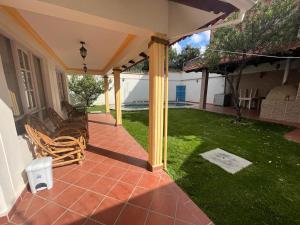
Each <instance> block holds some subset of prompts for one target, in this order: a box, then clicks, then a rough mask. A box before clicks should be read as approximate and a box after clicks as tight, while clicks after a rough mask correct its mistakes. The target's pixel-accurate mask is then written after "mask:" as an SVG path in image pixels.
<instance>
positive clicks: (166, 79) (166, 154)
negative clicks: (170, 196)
mask: <svg viewBox="0 0 300 225" xmlns="http://www.w3.org/2000/svg"><path fill="white" fill-rule="evenodd" d="M165 54H166V56H165V67H166V68H165V71H166V74H165V114H164V122H165V123H164V170H168V110H169V93H168V92H169V62H168V61H169V60H168V46H166V48H165Z"/></svg>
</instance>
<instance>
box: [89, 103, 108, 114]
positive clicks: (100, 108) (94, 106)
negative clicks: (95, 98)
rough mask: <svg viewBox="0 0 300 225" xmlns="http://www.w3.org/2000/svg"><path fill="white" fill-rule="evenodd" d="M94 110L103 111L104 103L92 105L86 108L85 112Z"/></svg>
mask: <svg viewBox="0 0 300 225" xmlns="http://www.w3.org/2000/svg"><path fill="white" fill-rule="evenodd" d="M95 111H97V112H98V111H101V112H105V105H93V106H90V107H88V108H87V112H89V113H90V112H95Z"/></svg>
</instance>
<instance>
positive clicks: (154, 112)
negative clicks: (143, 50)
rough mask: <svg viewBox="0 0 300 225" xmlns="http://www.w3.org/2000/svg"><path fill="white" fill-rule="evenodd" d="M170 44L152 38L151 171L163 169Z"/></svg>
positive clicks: (150, 73)
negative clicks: (168, 50) (165, 80)
mask: <svg viewBox="0 0 300 225" xmlns="http://www.w3.org/2000/svg"><path fill="white" fill-rule="evenodd" d="M168 44H169V42H168V41H167V40H164V39H161V38H158V37H152V38H151V42H150V43H149V137H148V146H149V147H148V148H149V149H148V153H149V159H148V165H149V169H150V170H151V171H156V170H160V169H162V168H163V160H162V159H163V132H164V129H163V128H164V105H163V104H164V78H165V77H164V74H165V70H166V68H165V62H166V61H165V59H166V49H167V48H166V46H168Z"/></svg>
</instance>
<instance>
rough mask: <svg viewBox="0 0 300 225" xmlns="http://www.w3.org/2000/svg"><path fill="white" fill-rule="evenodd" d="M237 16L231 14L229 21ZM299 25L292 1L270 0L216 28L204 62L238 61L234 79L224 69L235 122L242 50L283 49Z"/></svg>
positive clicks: (267, 51)
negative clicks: (240, 19) (239, 19)
mask: <svg viewBox="0 0 300 225" xmlns="http://www.w3.org/2000/svg"><path fill="white" fill-rule="evenodd" d="M236 16H237V15H236V14H235V15H233V16H231V17H230V18H229V20H230V19H235V18H236ZM299 25H300V17H299V7H298V5H297V3H296V2H295V1H294V0H273V1H271V3H269V4H264V3H262V2H259V3H257V4H256V6H254V7H253V8H252V9H251V10H249V11H248V12H247V14H246V16H245V18H244V21H243V22H242V23H240V24H238V25H236V26H233V27H223V28H219V29H217V30H216V31H215V32H214V33H213V39H212V40H211V42H210V44H209V45H208V48H207V50H206V52H205V54H204V64H205V65H206V66H207V67H208V68H210V69H211V70H214V69H215V68H216V67H217V66H218V65H219V63H220V61H221V60H228V61H231V62H234V61H237V62H240V63H239V66H238V68H237V69H236V71H237V76H236V79H235V81H233V79H230V76H228V71H226V68H225V71H223V72H224V74H225V78H226V81H227V82H228V84H229V86H230V89H231V94H232V97H233V103H234V107H235V109H236V113H237V121H240V120H241V109H240V105H239V91H238V90H239V84H240V81H241V76H242V73H243V70H244V69H245V67H246V66H247V65H246V57H247V56H246V54H245V53H261V54H277V53H279V52H282V51H285V50H286V47H287V46H288V45H289V44H291V43H293V42H295V41H296V39H297V34H298V32H299ZM216 50H217V51H216ZM231 52H240V53H244V54H236V53H231Z"/></svg>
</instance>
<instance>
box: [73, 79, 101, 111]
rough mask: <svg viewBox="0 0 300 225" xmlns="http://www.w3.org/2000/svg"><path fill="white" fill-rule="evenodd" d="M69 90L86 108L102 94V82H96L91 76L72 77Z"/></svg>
mask: <svg viewBox="0 0 300 225" xmlns="http://www.w3.org/2000/svg"><path fill="white" fill-rule="evenodd" d="M69 89H70V91H71V92H72V93H73V94H74V95H75V97H76V98H77V99H78V100H79V101H80V102H81V103H83V104H84V105H85V106H86V107H88V106H91V104H92V103H93V102H94V101H95V100H96V99H97V98H98V97H99V95H100V94H102V93H103V92H104V84H103V81H102V80H96V79H95V77H94V76H92V75H83V76H81V75H72V77H71V79H70V80H69Z"/></svg>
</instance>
